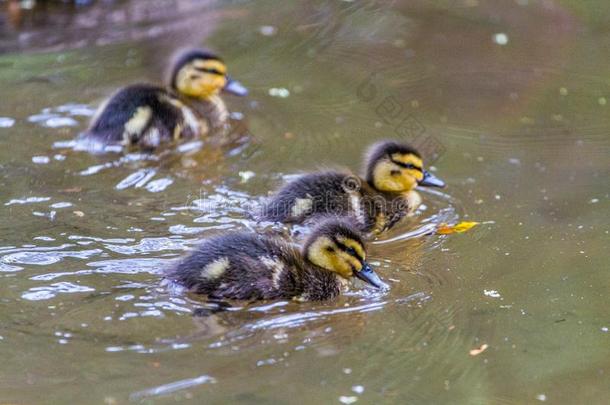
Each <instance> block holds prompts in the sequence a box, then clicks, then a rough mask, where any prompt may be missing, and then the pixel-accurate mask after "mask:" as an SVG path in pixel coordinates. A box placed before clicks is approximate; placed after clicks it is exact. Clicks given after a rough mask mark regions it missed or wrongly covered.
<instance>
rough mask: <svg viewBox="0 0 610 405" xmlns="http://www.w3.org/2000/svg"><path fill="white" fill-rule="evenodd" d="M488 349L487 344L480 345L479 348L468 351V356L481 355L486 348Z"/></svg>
mask: <svg viewBox="0 0 610 405" xmlns="http://www.w3.org/2000/svg"><path fill="white" fill-rule="evenodd" d="M488 347H489V345H488V344H487V343H483V344H482V345H481V347H478V348H476V349H472V350H471V351H470V355H471V356H478V355H479V354H481V353H483V352H484V351H485V350H487V348H488Z"/></svg>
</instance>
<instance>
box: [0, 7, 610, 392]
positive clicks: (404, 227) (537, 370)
mask: <svg viewBox="0 0 610 405" xmlns="http://www.w3.org/2000/svg"><path fill="white" fill-rule="evenodd" d="M157 3H158V5H157V6H156V8H147V7H146V6H145V4H150V3H149V2H141V1H131V2H118V1H117V2H99V4H97V3H95V2H93V5H84V6H81V7H75V8H73V7H69V6H49V7H47V9H46V10H44V9H35V10H34V12H35V13H37V14H35V15H37V16H38V17H36V18H37V19H34V20H30V19H28V18H29V17H28V16H29V15H30V14H23V15H21V17H20V18H21V20H19V21H20V22H19V24H21V25H20V26H19V27H15V25H11V23H9V22H11V21H12V24H16V23H15V21H17V20H15V15H14V14H11V16H12V17H11V18H9V17H8V16H9V14H8V13H7V12H6V10H5V11H3V12H4V15H3V16H2V19H3V21H4V22H3V23H2V24H4V26H2V32H4V33H5V34H6V35H5V36H4V38H3V40H2V42H1V46H2V48H3V49H5V50H6V51H7V52H6V53H5V54H4V55H2V56H0V66H1V69H0V87H1V88H2V93H3V94H2V102H1V104H0V117H2V118H0V144H1V145H0V146H1V147H0V164H1V168H2V170H1V171H0V173H1V177H0V184H1V186H2V187H1V188H0V190H1V191H0V210H1V218H2V220H1V222H0V224H1V227H2V231H3V232H2V237H1V238H0V239H1V242H0V278H2V283H0V285H1V287H0V292H1V293H0V296H1V297H2V298H1V301H0V302H1V303H2V311H0V357H1V358H2V359H3V361H2V366H0V401H2V402H5V403H53V404H55V403H57V404H64V403H106V404H119V403H129V402H134V403H139V402H141V403H169V402H187V403H188V402H192V403H201V402H203V401H204V402H205V403H227V402H230V403H255V402H256V403H286V404H293V403H295V404H296V403H315V402H321V403H344V404H348V403H354V402H358V403H468V404H509V403H515V404H517V403H519V404H521V403H538V402H545V401H546V402H549V403H566V404H571V403H606V401H607V397H608V395H609V394H610V388H609V387H610V377H609V375H610V340H609V339H610V332H608V328H609V327H610V317H609V315H608V304H610V299H609V298H608V294H607V286H608V284H609V282H610V275H609V273H608V259H609V258H610V256H609V253H608V252H609V250H608V235H609V231H610V227H609V225H610V224H609V222H608V218H609V216H608V214H609V211H608V193H609V189H608V175H610V172H609V163H610V161H609V158H608V156H609V152H610V140H609V138H608V132H609V129H610V110H609V108H610V105H609V104H608V102H609V101H610V81H609V79H608V78H609V77H610V75H609V74H610V70H609V68H608V64H607V52H605V50H607V45H608V43H609V41H610V37H609V36H608V31H607V29H606V27H607V24H608V22H610V21H609V19H610V9H609V8H608V6H607V4H606V3H605V2H602V1H593V0H591V1H588V2H578V3H577V2H568V1H545V2H534V1H530V2H524V1H516V2H497V3H494V4H491V3H486V2H476V1H452V2H443V1H438V2H415V3H413V2H410V3H408V4H407V3H405V4H399V3H393V2H376V1H373V2H339V1H336V2H308V1H303V2H298V1H291V2H282V3H281V4H280V3H277V2H270V1H269V2H265V1H264V2H228V3H220V2H212V1H210V2H193V1H186V0H184V1H161V2H157ZM2 7H8V6H7V5H3V6H2ZM111 11H112V12H113V13H110V12H111ZM99 16H106V17H103V19H102V20H100V21H102V22H103V23H101V24H100V25H99V26H98V27H97V28H95V29H88V30H84V29H83V26H87V24H88V21H91V20H93V21H95V20H96V19H98V20H99V19H100V18H102V17H99ZM122 16H129V18H128V20H129V21H131V23H130V24H127V25H125V24H123V23H122V22H121V21H122V20H121V19H122V18H123V17H122ZM125 18H127V17H125ZM57 26H61V27H62V28H63V29H62V30H57ZM119 27H120V28H119ZM51 34H52V35H51ZM62 43H63V44H67V46H62V45H61V44H62ZM185 44H206V45H208V46H212V47H214V48H215V49H218V50H219V51H220V52H221V53H222V55H223V57H224V58H225V59H226V60H227V61H228V63H229V66H230V70H231V74H232V75H233V76H234V77H236V78H238V79H240V81H242V82H244V83H245V84H247V85H248V87H249V88H250V90H251V94H250V96H249V97H248V98H247V99H236V98H230V97H229V96H227V98H226V100H227V102H228V104H229V105H230V107H231V110H232V111H234V118H236V120H238V125H243V126H244V127H245V128H247V129H248V131H249V132H250V133H251V134H252V136H251V139H250V141H249V143H248V144H246V145H233V146H231V147H211V146H206V145H202V144H201V143H197V142H195V143H191V144H187V145H183V146H182V147H181V149H182V152H178V151H172V150H169V151H163V152H161V153H159V154H156V155H152V156H150V155H142V154H138V153H130V154H117V153H109V154H106V155H97V156H95V155H90V154H87V153H84V152H80V151H75V150H74V149H73V148H72V146H73V145H72V144H71V142H70V141H71V139H73V138H74V136H75V135H76V134H77V133H78V132H79V131H81V130H82V129H83V128H84V127H85V126H86V123H87V121H88V119H89V117H90V116H91V114H92V113H93V111H94V109H95V106H96V105H98V103H99V102H100V101H101V100H102V99H103V98H104V97H105V96H106V95H108V94H109V93H111V92H112V91H113V90H114V89H116V88H118V87H120V86H121V85H124V84H126V83H130V82H135V81H141V80H151V81H156V80H158V78H159V77H160V76H161V73H162V71H163V65H164V61H165V59H166V55H168V54H170V53H171V52H172V51H173V50H174V49H175V48H177V47H178V46H180V45H185ZM17 51H20V52H19V53H17ZM239 120H241V122H239ZM385 137H395V138H396V137H397V138H401V137H403V138H404V139H407V140H411V141H413V142H415V143H418V145H420V147H421V148H422V149H424V151H425V153H426V155H427V157H428V162H429V164H431V165H432V166H433V168H434V169H435V170H436V174H438V175H439V176H440V177H442V178H443V179H444V180H445V181H446V182H447V183H448V185H449V186H448V188H447V189H445V190H444V192H443V193H433V192H426V193H424V194H423V197H424V204H425V207H424V209H422V210H421V212H419V214H418V215H417V216H416V217H415V218H412V219H409V220H408V221H406V222H405V223H404V224H401V226H400V227H398V228H397V229H395V230H392V232H390V233H389V234H387V235H384V236H383V237H382V238H380V239H379V240H376V241H375V242H374V243H371V244H370V246H369V250H370V256H371V261H372V262H373V265H374V267H375V268H376V269H377V271H378V273H379V274H380V275H381V276H382V277H383V278H384V280H385V281H386V282H388V284H390V287H391V289H390V290H389V291H388V292H386V293H372V292H369V291H366V290H363V289H359V288H354V289H353V290H352V291H351V292H350V293H349V294H347V295H346V296H343V297H341V298H339V299H337V300H335V301H332V302H326V303H294V302H283V301H280V302H265V303H235V306H234V307H233V308H231V310H230V311H227V312H225V313H222V314H219V315H214V316H210V317H198V316H193V314H194V313H197V312H198V310H200V309H202V308H205V307H206V306H208V305H209V304H206V302H205V301H204V300H202V299H198V298H197V297H192V296H180V295H171V294H169V293H168V291H166V290H164V289H163V288H161V287H160V286H159V282H158V281H159V274H160V271H161V270H162V268H163V267H164V266H166V265H167V264H168V263H170V262H171V261H172V260H173V259H174V258H176V257H178V256H179V255H180V254H181V253H182V252H183V251H184V250H185V249H187V248H188V247H189V246H192V245H193V244H194V243H196V242H197V240H198V239H200V238H202V237H204V236H206V235H211V234H214V233H217V232H220V231H223V230H231V229H253V230H260V228H257V225H256V224H255V223H253V222H252V221H250V220H249V219H248V217H247V213H248V212H249V211H250V210H251V209H253V207H255V206H256V204H257V203H258V201H259V200H260V198H261V197H263V196H265V195H266V194H267V192H268V191H269V190H272V189H273V188H275V187H276V186H277V185H278V184H279V183H280V182H281V180H282V178H284V177H285V176H288V175H293V174H295V173H298V172H301V171H307V170H312V169H315V168H316V167H318V166H348V167H350V168H352V169H353V170H358V168H359V165H360V161H361V154H362V152H363V150H364V148H365V147H366V145H368V144H370V143H371V142H373V141H375V140H377V139H380V138H385ZM458 220H474V221H480V222H484V224H483V225H480V226H479V227H477V228H474V229H473V230H471V231H470V232H468V233H465V234H458V235H448V236H438V235H436V236H434V235H433V236H430V235H425V234H426V232H425V231H426V229H428V228H427V227H430V226H433V225H434V224H438V223H440V222H454V221H458ZM422 234H423V235H422ZM483 348H486V349H485V350H484V351H482V352H480V354H477V355H471V350H473V349H474V350H476V349H483ZM479 351H480V350H479ZM472 353H473V354H476V353H477V352H476V351H474V352H472Z"/></svg>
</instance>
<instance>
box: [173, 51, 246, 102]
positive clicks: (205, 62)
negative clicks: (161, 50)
mask: <svg viewBox="0 0 610 405" xmlns="http://www.w3.org/2000/svg"><path fill="white" fill-rule="evenodd" d="M170 81H171V86H172V87H173V88H174V89H175V90H176V91H177V92H178V93H180V94H183V95H185V96H188V97H193V98H198V99H201V100H208V99H210V98H211V97H214V96H216V95H218V93H220V91H222V90H224V91H226V92H229V93H232V94H235V95H238V96H245V95H246V94H247V93H248V90H247V89H246V88H245V87H243V86H242V85H241V84H240V83H239V82H237V81H235V80H231V79H230V78H229V76H227V67H226V65H225V64H224V62H223V61H222V59H220V58H219V57H218V56H216V55H214V54H212V53H210V52H207V51H204V50H200V49H194V50H189V51H187V52H184V53H182V54H180V55H179V56H178V58H177V59H176V60H175V62H174V64H173V67H172V70H171V73H170Z"/></svg>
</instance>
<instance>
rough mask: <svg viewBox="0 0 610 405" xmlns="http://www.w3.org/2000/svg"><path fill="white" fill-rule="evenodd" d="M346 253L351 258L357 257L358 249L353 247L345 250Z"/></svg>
mask: <svg viewBox="0 0 610 405" xmlns="http://www.w3.org/2000/svg"><path fill="white" fill-rule="evenodd" d="M345 251H346V252H347V253H348V254H349V255H351V256H356V249H354V248H352V247H348V248H347V249H345Z"/></svg>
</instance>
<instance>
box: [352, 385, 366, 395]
mask: <svg viewBox="0 0 610 405" xmlns="http://www.w3.org/2000/svg"><path fill="white" fill-rule="evenodd" d="M352 391H354V392H355V393H356V394H362V393H363V392H364V387H363V386H362V385H354V386H353V387H352Z"/></svg>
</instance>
